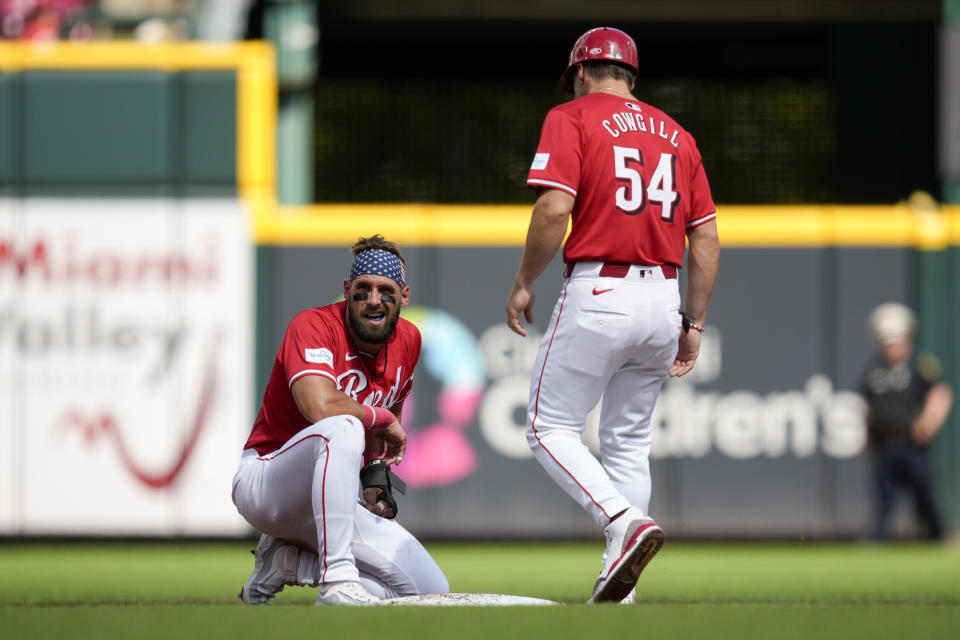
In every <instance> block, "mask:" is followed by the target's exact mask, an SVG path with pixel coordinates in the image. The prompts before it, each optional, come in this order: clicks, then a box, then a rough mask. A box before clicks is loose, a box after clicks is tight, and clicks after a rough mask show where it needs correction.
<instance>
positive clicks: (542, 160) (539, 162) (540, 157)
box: [530, 153, 550, 171]
mask: <svg viewBox="0 0 960 640" xmlns="http://www.w3.org/2000/svg"><path fill="white" fill-rule="evenodd" d="M549 161H550V154H549V153H538V154H537V155H535V156H533V164H532V165H530V170H531V171H542V170H544V169H546V168H547V163H548V162H549Z"/></svg>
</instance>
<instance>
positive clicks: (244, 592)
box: [240, 533, 299, 604]
mask: <svg viewBox="0 0 960 640" xmlns="http://www.w3.org/2000/svg"><path fill="white" fill-rule="evenodd" d="M252 553H253V557H254V561H253V573H252V574H251V575H250V578H249V579H248V580H247V582H246V584H244V585H243V588H241V589H240V599H241V600H243V601H244V602H246V603H247V604H265V603H267V602H270V599H271V598H273V597H274V596H275V595H277V594H278V593H280V592H281V591H283V587H284V586H285V585H288V584H296V583H297V554H298V553H299V549H298V548H297V547H295V546H293V545H292V544H287V543H286V542H284V541H283V540H281V539H280V538H274V537H273V536H268V535H267V534H265V533H264V534H262V535H261V536H260V542H259V543H258V544H257V548H256V549H254V550H253V552H252Z"/></svg>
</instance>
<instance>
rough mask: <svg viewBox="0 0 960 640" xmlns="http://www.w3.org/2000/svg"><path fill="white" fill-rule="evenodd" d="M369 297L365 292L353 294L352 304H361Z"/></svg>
mask: <svg viewBox="0 0 960 640" xmlns="http://www.w3.org/2000/svg"><path fill="white" fill-rule="evenodd" d="M369 297H370V294H368V293H367V292H366V291H359V292H357V293H355V294H353V301H354V302H363V301H364V300H366V299H367V298H369Z"/></svg>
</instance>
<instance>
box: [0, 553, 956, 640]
mask: <svg viewBox="0 0 960 640" xmlns="http://www.w3.org/2000/svg"><path fill="white" fill-rule="evenodd" d="M252 546H253V544H252V543H220V544H208V543H183V544H172V543H171V544H139V543H108V542H104V543H99V544H97V543H83V544H70V543H64V544H50V543H44V544H39V543H27V544H19V543H11V542H6V543H0V637H2V638H18V639H19V638H27V639H29V640H35V639H41V638H126V637H129V638H195V637H196V638H260V637H263V638H267V637H270V638H290V637H297V638H301V637H302V638H306V637H315V638H324V639H330V640H333V639H335V638H337V639H339V638H349V637H357V638H367V637H373V636H379V635H385V636H388V637H389V638H391V639H392V638H416V639H418V640H419V639H423V640H428V639H433V638H438V639H439V638H443V639H445V640H453V639H457V638H494V639H498V638H508V637H509V638H514V637H530V638H594V637H601V635H602V634H605V633H611V632H612V633H621V634H630V636H631V637H637V638H640V637H645V636H647V635H648V634H656V637H659V638H669V639H670V640H673V639H676V638H804V639H805V640H808V639H809V638H810V637H811V635H813V636H817V637H824V636H825V637H831V638H832V637H836V638H844V639H845V640H847V639H851V640H852V639H854V638H871V639H875V638H888V637H891V638H892V637H904V636H906V637H907V639H908V640H920V639H925V638H948V637H949V638H956V637H958V636H960V549H958V548H956V547H942V546H924V545H890V546H873V545H864V544H824V543H799V542H798V543H796V544H759V543H730V544H694V543H683V542H668V544H667V546H665V547H664V549H663V551H661V553H660V554H659V555H658V556H657V558H656V559H655V560H654V562H653V563H652V564H651V565H650V566H649V567H648V568H647V570H646V571H645V572H644V575H643V576H642V578H641V583H640V585H641V590H640V594H641V598H642V600H643V604H640V605H637V606H619V605H603V606H586V605H583V604H581V603H582V602H583V601H584V600H586V598H587V597H588V596H589V593H590V588H591V585H592V583H593V580H594V579H595V577H596V574H597V572H598V571H599V568H600V565H599V556H600V552H601V551H602V547H601V543H600V542H599V541H598V542H597V543H595V544H512V543H511V544H488V543H484V544H480V543H477V544H433V545H429V548H430V551H431V552H432V553H433V555H434V557H435V558H436V559H437V562H438V563H439V564H440V566H441V567H442V568H443V569H444V570H445V571H446V573H447V576H448V577H449V579H450V583H451V589H452V590H453V591H464V592H476V593H505V594H515V595H525V596H534V597H539V598H547V599H550V600H556V601H560V602H563V603H565V605H564V606H560V607H385V608H373V609H351V608H342V607H340V608H333V607H314V606H312V604H313V600H314V598H315V597H316V595H315V594H316V592H315V590H313V589H306V588H289V587H288V588H287V590H286V591H284V592H283V593H281V594H280V595H279V596H278V597H277V599H276V601H275V602H274V603H273V604H271V605H270V606H259V607H255V606H247V605H243V604H242V603H240V601H239V600H238V599H237V598H236V594H237V592H238V591H239V588H240V585H241V584H242V583H243V581H244V580H246V578H247V575H248V574H249V571H250V570H251V569H252V566H253V559H252V556H251V555H250V553H249V549H250V548H252ZM623 637H626V636H623Z"/></svg>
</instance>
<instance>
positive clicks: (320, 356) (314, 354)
mask: <svg viewBox="0 0 960 640" xmlns="http://www.w3.org/2000/svg"><path fill="white" fill-rule="evenodd" d="M303 359H304V360H306V361H307V362H316V363H317V364H326V365H329V366H331V367H332V366H333V352H332V351H330V349H304V350H303Z"/></svg>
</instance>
